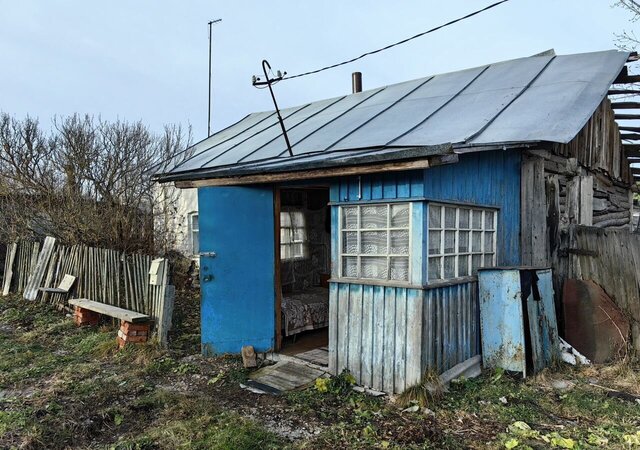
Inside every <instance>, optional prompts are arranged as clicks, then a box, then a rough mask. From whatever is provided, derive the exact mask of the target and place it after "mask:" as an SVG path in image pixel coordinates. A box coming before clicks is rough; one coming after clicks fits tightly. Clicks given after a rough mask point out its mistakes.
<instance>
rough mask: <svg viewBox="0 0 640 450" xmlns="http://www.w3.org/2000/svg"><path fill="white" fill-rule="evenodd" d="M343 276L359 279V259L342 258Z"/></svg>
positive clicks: (352, 257)
mask: <svg viewBox="0 0 640 450" xmlns="http://www.w3.org/2000/svg"><path fill="white" fill-rule="evenodd" d="M342 276H343V277H348V278H357V277H358V258H357V257H355V256H343V257H342Z"/></svg>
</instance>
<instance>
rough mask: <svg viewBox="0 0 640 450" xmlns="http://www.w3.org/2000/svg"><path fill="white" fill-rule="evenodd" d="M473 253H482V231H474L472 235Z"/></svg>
mask: <svg viewBox="0 0 640 450" xmlns="http://www.w3.org/2000/svg"><path fill="white" fill-rule="evenodd" d="M471 251H472V252H481V251H482V233H481V232H480V231H474V232H473V233H472V235H471Z"/></svg>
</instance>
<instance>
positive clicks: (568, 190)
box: [534, 99, 633, 228]
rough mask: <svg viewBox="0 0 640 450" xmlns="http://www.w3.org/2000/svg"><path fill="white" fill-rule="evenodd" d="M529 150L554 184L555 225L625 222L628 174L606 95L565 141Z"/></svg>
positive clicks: (605, 225)
mask: <svg viewBox="0 0 640 450" xmlns="http://www.w3.org/2000/svg"><path fill="white" fill-rule="evenodd" d="M534 152H535V153H536V154H537V155H539V156H541V157H543V158H544V172H545V178H546V179H547V183H551V184H556V185H557V207H555V208H556V209H557V215H558V217H557V219H556V220H557V221H558V224H559V226H560V227H566V226H567V225H570V224H580V225H593V226H596V227H600V228H625V227H628V226H629V224H630V221H631V196H630V186H631V184H632V182H633V176H632V174H631V171H630V169H629V160H628V159H627V158H626V155H625V154H624V150H623V149H622V143H621V140H620V131H619V129H618V125H617V123H616V122H615V120H614V111H613V109H612V108H611V102H610V101H609V99H604V100H603V102H602V103H601V104H600V106H599V107H598V109H597V110H596V111H595V112H594V114H593V116H592V117H591V119H589V121H588V122H587V124H586V125H585V126H584V128H583V129H582V131H580V133H578V135H577V136H576V137H575V138H574V139H573V140H571V142H569V143H568V144H558V145H555V146H554V147H553V148H552V149H551V150H549V151H544V150H539V151H534ZM548 201H549V199H548Z"/></svg>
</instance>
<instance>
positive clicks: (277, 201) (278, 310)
mask: <svg viewBox="0 0 640 450" xmlns="http://www.w3.org/2000/svg"><path fill="white" fill-rule="evenodd" d="M273 201H274V205H273V206H274V208H273V213H274V218H273V222H274V224H275V227H274V228H275V229H274V230H273V232H274V234H275V239H274V242H275V247H276V248H275V269H276V270H275V276H274V278H275V279H274V281H275V289H276V292H275V294H276V304H275V314H276V317H275V323H276V330H275V331H276V340H275V347H276V348H275V350H280V348H281V347H282V273H281V267H280V266H281V261H280V209H281V196H280V188H279V187H277V186H276V187H274V191H273Z"/></svg>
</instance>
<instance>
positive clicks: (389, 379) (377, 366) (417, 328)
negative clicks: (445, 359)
mask: <svg viewBox="0 0 640 450" xmlns="http://www.w3.org/2000/svg"><path fill="white" fill-rule="evenodd" d="M329 295H330V299H329V307H330V314H331V320H332V321H335V322H336V323H335V324H334V325H332V326H330V328H329V330H330V332H329V352H330V353H329V358H330V362H329V364H330V367H329V370H330V371H331V372H333V373H340V372H341V371H342V370H343V369H348V370H349V371H350V372H351V373H352V375H353V376H354V377H355V378H356V380H357V383H358V384H361V385H363V386H369V387H371V388H373V389H378V390H383V391H385V392H396V393H398V392H402V391H404V390H405V389H406V388H407V387H409V386H411V385H413V384H415V383H416V382H418V381H419V379H420V377H421V374H422V370H421V357H422V351H421V347H422V308H423V291H422V290H421V289H408V288H400V287H382V286H368V285H361V284H349V283H331V288H330V291H329ZM334 311H335V312H336V313H337V316H336V315H334ZM332 330H336V332H333V331H332ZM333 349H335V351H333ZM334 352H335V354H334ZM334 361H337V362H336V363H334ZM334 364H335V365H334Z"/></svg>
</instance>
